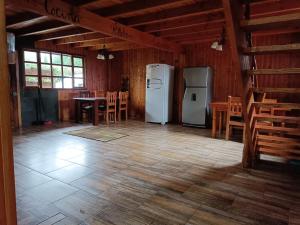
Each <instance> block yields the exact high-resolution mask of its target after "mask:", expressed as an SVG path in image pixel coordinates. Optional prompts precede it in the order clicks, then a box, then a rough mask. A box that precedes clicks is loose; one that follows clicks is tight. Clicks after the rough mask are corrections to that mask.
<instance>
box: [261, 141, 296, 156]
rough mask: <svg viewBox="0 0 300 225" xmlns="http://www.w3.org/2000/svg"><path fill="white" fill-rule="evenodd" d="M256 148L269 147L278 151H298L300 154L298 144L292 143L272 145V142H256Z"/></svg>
mask: <svg viewBox="0 0 300 225" xmlns="http://www.w3.org/2000/svg"><path fill="white" fill-rule="evenodd" d="M257 145H258V146H265V147H270V148H278V149H287V148H289V149H293V150H296V151H298V153H299V154H300V149H298V148H299V147H300V143H292V142H286V143H274V142H268V141H258V142H257Z"/></svg>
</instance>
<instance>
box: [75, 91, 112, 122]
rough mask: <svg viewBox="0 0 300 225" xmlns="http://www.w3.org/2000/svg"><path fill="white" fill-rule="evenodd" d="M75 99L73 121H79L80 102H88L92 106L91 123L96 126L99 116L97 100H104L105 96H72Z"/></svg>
mask: <svg viewBox="0 0 300 225" xmlns="http://www.w3.org/2000/svg"><path fill="white" fill-rule="evenodd" d="M73 100H75V122H76V123H78V122H79V118H80V110H81V104H82V103H87V102H88V103H90V104H91V105H92V106H93V111H94V112H93V125H94V126H97V125H98V124H99V116H98V110H99V109H98V106H99V102H101V101H106V98H105V97H84V98H81V97H76V98H73Z"/></svg>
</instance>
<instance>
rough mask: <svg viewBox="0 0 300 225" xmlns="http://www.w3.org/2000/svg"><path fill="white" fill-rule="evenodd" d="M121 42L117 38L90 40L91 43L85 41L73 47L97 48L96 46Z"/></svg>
mask: <svg viewBox="0 0 300 225" xmlns="http://www.w3.org/2000/svg"><path fill="white" fill-rule="evenodd" d="M120 41H121V40H120V39H118V38H112V37H111V38H101V39H97V40H91V41H85V42H81V43H74V44H73V46H74V47H75V48H85V47H91V46H95V45H96V46H98V45H103V46H104V45H105V46H106V45H108V44H111V43H114V42H120Z"/></svg>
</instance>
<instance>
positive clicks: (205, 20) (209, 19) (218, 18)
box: [137, 13, 225, 32]
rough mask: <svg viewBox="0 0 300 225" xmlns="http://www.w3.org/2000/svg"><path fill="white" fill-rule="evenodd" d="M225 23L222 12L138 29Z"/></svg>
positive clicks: (146, 29)
mask: <svg viewBox="0 0 300 225" xmlns="http://www.w3.org/2000/svg"><path fill="white" fill-rule="evenodd" d="M222 22H223V23H224V22H225V20H224V16H223V14H222V13H217V14H209V15H204V16H200V17H199V16H193V17H189V18H183V19H178V20H173V21H168V22H161V23H157V24H149V25H145V26H139V27H137V28H138V29H141V30H143V31H145V32H159V31H164V30H171V29H178V28H184V27H192V26H195V25H207V26H210V25H211V24H215V23H222Z"/></svg>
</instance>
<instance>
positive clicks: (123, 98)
mask: <svg viewBox="0 0 300 225" xmlns="http://www.w3.org/2000/svg"><path fill="white" fill-rule="evenodd" d="M123 111H125V119H126V120H127V119H128V91H125V92H121V91H120V92H119V121H121V118H122V112H123Z"/></svg>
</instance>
